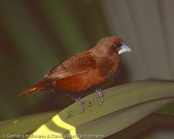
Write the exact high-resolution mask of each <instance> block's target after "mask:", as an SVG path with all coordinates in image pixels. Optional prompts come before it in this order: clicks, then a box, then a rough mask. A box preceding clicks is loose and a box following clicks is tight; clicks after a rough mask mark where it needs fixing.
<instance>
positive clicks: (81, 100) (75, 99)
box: [65, 94, 85, 113]
mask: <svg viewBox="0 0 174 139" xmlns="http://www.w3.org/2000/svg"><path fill="white" fill-rule="evenodd" d="M65 95H66V96H68V97H70V98H71V99H73V100H74V101H76V102H77V101H79V103H78V104H80V105H81V106H82V112H81V113H83V112H84V111H85V107H84V104H85V101H84V100H83V99H81V98H80V97H78V98H75V97H73V96H71V95H70V94H65Z"/></svg>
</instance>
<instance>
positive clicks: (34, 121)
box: [0, 112, 58, 136]
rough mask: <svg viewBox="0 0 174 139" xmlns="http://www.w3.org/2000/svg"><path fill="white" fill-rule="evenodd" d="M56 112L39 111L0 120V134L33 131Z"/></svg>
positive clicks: (18, 133)
mask: <svg viewBox="0 0 174 139" xmlns="http://www.w3.org/2000/svg"><path fill="white" fill-rule="evenodd" d="M57 113H58V112H49V113H40V114H33V115H27V116H23V117H18V118H13V119H10V120H6V121H1V122H0V136H1V135H3V134H5V135H13V134H16V135H22V134H26V133H30V132H33V131H34V130H36V129H37V128H38V127H39V126H41V125H42V124H44V123H46V122H48V120H50V118H51V117H52V116H54V115H55V114H57Z"/></svg>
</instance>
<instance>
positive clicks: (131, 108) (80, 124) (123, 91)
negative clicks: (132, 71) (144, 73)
mask: <svg viewBox="0 0 174 139" xmlns="http://www.w3.org/2000/svg"><path fill="white" fill-rule="evenodd" d="M173 90H174V83H173V82H168V81H140V82H133V83H129V84H125V85H120V86H117V87H113V88H110V89H106V90H105V91H104V92H105V97H104V103H103V105H101V106H98V104H99V102H100V100H99V99H96V98H95V97H96V96H97V94H91V95H89V96H87V97H85V98H84V100H85V101H86V104H85V108H86V111H85V112H84V113H83V114H81V113H80V112H81V108H80V105H78V103H74V104H73V105H71V106H69V107H67V108H66V109H64V110H63V111H61V112H60V113H59V114H58V115H55V116H54V117H53V118H52V119H51V120H50V121H49V122H47V123H46V124H43V125H42V126H41V127H40V128H39V129H38V130H37V131H36V132H34V133H33V135H36V136H39V135H44V136H45V137H50V136H54V137H62V136H63V137H69V136H73V137H79V138H82V137H81V135H84V138H85V135H89V136H91V137H94V136H95V137H96V136H97V135H98V136H100V135H101V136H100V137H101V138H102V137H103V136H104V137H107V136H109V135H112V134H114V133H117V132H119V131H121V130H123V129H125V128H127V127H128V126H130V125H132V124H133V123H136V122H137V121H139V120H140V119H142V118H144V117H145V116H147V115H149V114H150V113H152V112H155V111H157V110H159V109H161V108H162V107H164V106H166V105H167V104H169V103H171V102H174V98H173V97H174V94H173V92H174V91H173ZM93 135H94V136H93ZM89 136H88V137H89Z"/></svg>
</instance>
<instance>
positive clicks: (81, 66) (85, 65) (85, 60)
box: [44, 50, 96, 81]
mask: <svg viewBox="0 0 174 139" xmlns="http://www.w3.org/2000/svg"><path fill="white" fill-rule="evenodd" d="M95 67H96V61H95V59H94V57H93V56H92V54H91V51H89V50H86V51H83V52H80V53H78V54H76V55H74V56H72V57H71V58H69V59H67V60H66V61H64V62H63V63H61V64H59V65H57V66H55V67H54V68H52V69H51V70H50V71H49V72H48V73H46V74H45V78H44V80H52V81H53V80H60V79H62V78H66V77H70V76H73V75H77V74H81V73H85V72H88V71H89V70H91V69H94V68H95Z"/></svg>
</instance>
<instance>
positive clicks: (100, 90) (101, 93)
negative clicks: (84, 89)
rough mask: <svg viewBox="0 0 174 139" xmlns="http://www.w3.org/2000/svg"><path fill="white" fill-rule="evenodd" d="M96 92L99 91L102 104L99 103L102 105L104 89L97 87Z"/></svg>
mask: <svg viewBox="0 0 174 139" xmlns="http://www.w3.org/2000/svg"><path fill="white" fill-rule="evenodd" d="M95 92H98V94H99V95H98V96H97V97H98V98H101V101H100V104H99V105H101V104H103V97H104V92H103V90H102V89H100V88H98V89H96V90H95Z"/></svg>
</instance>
